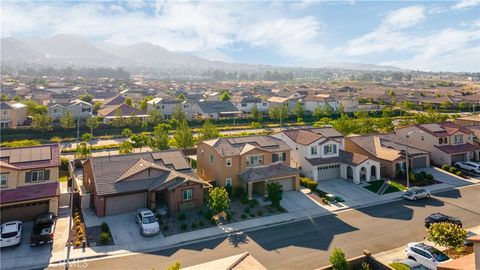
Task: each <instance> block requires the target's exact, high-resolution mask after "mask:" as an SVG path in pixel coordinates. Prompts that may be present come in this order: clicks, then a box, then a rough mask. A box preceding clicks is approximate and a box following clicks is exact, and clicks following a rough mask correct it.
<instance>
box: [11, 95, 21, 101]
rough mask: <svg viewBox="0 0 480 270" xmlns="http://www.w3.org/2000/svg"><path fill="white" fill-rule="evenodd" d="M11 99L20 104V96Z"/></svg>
mask: <svg viewBox="0 0 480 270" xmlns="http://www.w3.org/2000/svg"><path fill="white" fill-rule="evenodd" d="M12 99H13V100H15V101H16V102H20V101H21V100H22V98H21V97H20V96H14V97H13V98H12Z"/></svg>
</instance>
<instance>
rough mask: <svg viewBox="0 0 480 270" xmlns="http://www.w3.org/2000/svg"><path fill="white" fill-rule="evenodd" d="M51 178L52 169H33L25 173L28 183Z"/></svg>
mask: <svg viewBox="0 0 480 270" xmlns="http://www.w3.org/2000/svg"><path fill="white" fill-rule="evenodd" d="M47 180H50V171H49V170H43V171H31V172H27V173H26V174H25V182H26V183H38V182H43V181H47Z"/></svg>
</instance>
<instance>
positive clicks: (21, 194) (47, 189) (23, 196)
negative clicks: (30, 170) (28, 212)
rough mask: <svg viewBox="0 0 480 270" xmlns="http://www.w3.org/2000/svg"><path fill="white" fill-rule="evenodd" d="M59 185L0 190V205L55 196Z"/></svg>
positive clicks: (48, 184)
mask: <svg viewBox="0 0 480 270" xmlns="http://www.w3.org/2000/svg"><path fill="white" fill-rule="evenodd" d="M58 194H59V183H58V182H52V183H41V184H35V185H27V186H20V187H17V188H14V189H5V190H3V189H2V190H0V203H2V204H4V203H13V202H21V201H28V200H35V199H41V198H48V197H53V196H57V195H58Z"/></svg>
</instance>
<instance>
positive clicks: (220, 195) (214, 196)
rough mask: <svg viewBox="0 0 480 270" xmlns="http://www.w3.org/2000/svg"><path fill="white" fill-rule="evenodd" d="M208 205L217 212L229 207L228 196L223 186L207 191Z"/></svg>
mask: <svg viewBox="0 0 480 270" xmlns="http://www.w3.org/2000/svg"><path fill="white" fill-rule="evenodd" d="M208 207H209V208H210V209H211V210H212V211H213V213H214V214H219V213H221V212H223V211H225V210H227V209H228V208H229V207H230V198H229V197H228V192H227V190H226V189H225V188H224V187H215V188H213V189H212V190H211V191H210V192H209V193H208Z"/></svg>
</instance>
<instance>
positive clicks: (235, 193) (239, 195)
mask: <svg viewBox="0 0 480 270" xmlns="http://www.w3.org/2000/svg"><path fill="white" fill-rule="evenodd" d="M233 196H234V197H235V198H237V199H241V198H242V197H244V196H245V191H244V190H243V187H236V188H235V189H234V190H233Z"/></svg>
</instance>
